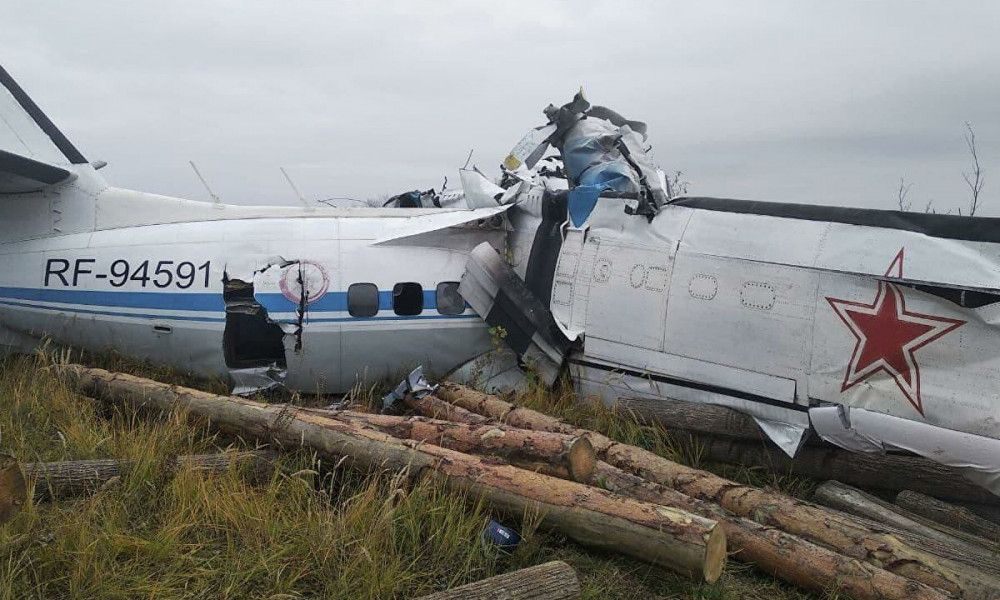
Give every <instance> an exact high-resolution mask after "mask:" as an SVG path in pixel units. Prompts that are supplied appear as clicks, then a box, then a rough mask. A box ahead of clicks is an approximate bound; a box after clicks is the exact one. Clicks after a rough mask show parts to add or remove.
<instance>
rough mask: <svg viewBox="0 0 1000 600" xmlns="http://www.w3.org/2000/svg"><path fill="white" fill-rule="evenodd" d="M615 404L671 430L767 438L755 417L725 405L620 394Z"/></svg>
mask: <svg viewBox="0 0 1000 600" xmlns="http://www.w3.org/2000/svg"><path fill="white" fill-rule="evenodd" d="M616 405H617V406H618V407H619V408H620V409H624V410H627V411H631V412H634V413H635V414H636V415H638V416H639V417H641V418H643V419H645V420H648V421H654V422H657V423H659V424H661V425H663V426H664V427H665V428H666V429H668V430H670V431H675V430H682V431H687V432H690V433H697V434H702V435H715V436H722V437H731V438H737V439H741V440H751V441H762V440H767V439H768V438H767V434H765V433H764V431H763V430H762V429H761V428H760V426H759V425H757V422H756V421H754V420H753V417H751V416H749V415H746V414H743V413H741V412H739V411H737V410H733V409H731V408H727V407H725V406H718V405H715V404H702V403H698V402H682V401H680V400H664V399H655V400H654V399H651V398H618V400H617V402H616Z"/></svg>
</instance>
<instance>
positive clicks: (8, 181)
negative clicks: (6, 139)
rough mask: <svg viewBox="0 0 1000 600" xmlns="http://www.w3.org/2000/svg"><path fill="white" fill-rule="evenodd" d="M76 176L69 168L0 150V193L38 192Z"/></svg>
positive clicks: (67, 181)
mask: <svg viewBox="0 0 1000 600" xmlns="http://www.w3.org/2000/svg"><path fill="white" fill-rule="evenodd" d="M75 178H76V174H75V173H73V172H72V171H70V170H68V169H64V168H62V167H57V166H55V165H50V164H48V163H43V162H39V161H37V160H34V159H31V158H27V157H24V156H21V155H19V154H14V153H12V152H7V151H5V150H0V194H24V193H29V192H38V191H41V190H44V189H46V188H49V187H52V186H56V185H62V184H65V183H69V182H70V181H72V180H73V179H75Z"/></svg>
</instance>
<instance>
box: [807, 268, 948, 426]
mask: <svg viewBox="0 0 1000 600" xmlns="http://www.w3.org/2000/svg"><path fill="white" fill-rule="evenodd" d="M893 271H895V273H893ZM885 274H886V275H887V276H890V275H891V276H893V277H898V278H902V277H903V250H902V249H900V251H899V253H898V254H896V257H895V258H894V259H893V261H892V264H890V265H889V269H888V270H887V271H886V273H885ZM826 301H827V302H829V303H830V306H831V307H833V310H834V312H836V313H837V316H838V317H840V320H841V321H843V322H844V325H847V328H848V329H849V330H850V331H851V333H852V334H853V335H854V338H855V340H856V342H855V344H854V352H853V354H851V362H850V363H849V365H848V367H847V373H845V374H844V383H843V385H842V386H841V388H840V391H841V392H846V391H847V390H849V389H851V388H852V387H854V386H855V385H857V384H859V383H861V382H862V381H864V380H866V379H868V378H869V377H872V376H874V375H875V374H876V373H878V372H880V371H881V372H884V373H885V374H887V375H889V376H890V377H892V378H893V380H894V381H895V382H896V385H897V386H898V387H899V390H900V391H901V392H903V395H904V396H906V399H907V400H909V401H910V404H912V405H913V408H915V409H916V410H917V412H919V413H920V415H921V416H923V414H924V406H923V402H922V401H921V399H920V365H919V364H917V357H916V354H915V353H916V351H917V350H919V349H920V348H923V347H924V346H926V345H927V344H930V343H931V342H933V341H934V340H937V339H939V338H941V337H942V336H944V335H946V334H948V333H950V332H952V331H954V330H955V329H957V328H958V327H960V326H961V325H963V324H965V321H962V320H959V319H950V318H947V317H938V316H934V315H926V314H923V313H917V312H912V311H909V310H907V309H906V297H905V296H904V295H903V288H901V287H900V286H898V285H895V284H893V283H889V282H887V281H879V282H878V293H877V294H876V295H875V301H874V302H872V303H871V304H864V303H861V302H852V301H850V300H839V299H836V298H829V297H828V298H827V299H826Z"/></svg>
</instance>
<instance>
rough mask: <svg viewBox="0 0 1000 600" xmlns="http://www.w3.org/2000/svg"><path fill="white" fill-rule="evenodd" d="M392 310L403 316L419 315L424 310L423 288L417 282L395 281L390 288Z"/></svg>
mask: <svg viewBox="0 0 1000 600" xmlns="http://www.w3.org/2000/svg"><path fill="white" fill-rule="evenodd" d="M392 310H394V311H396V314H397V315H400V316H404V317H410V316H413V315H419V314H420V313H421V312H423V310H424V288H422V287H420V284H419V283H413V282H407V283H397V284H396V285H395V286H393V288H392Z"/></svg>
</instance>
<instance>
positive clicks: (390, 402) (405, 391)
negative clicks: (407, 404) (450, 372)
mask: <svg viewBox="0 0 1000 600" xmlns="http://www.w3.org/2000/svg"><path fill="white" fill-rule="evenodd" d="M435 389H437V386H435V385H431V384H430V383H428V382H427V378H426V377H424V368H423V367H422V366H418V367H417V368H415V369H413V370H412V371H410V373H409V375H407V376H406V379H404V380H403V381H400V382H399V385H397V386H396V388H395V389H394V390H392V391H391V392H389V393H388V394H386V395H385V396H384V397H383V398H382V412H383V413H388V412H392V411H393V409H394V408H395V406H396V404H397V403H399V402H402V400H403V398H405V397H406V396H408V395H409V396H412V397H414V398H423V397H424V396H426V395H427V394H430V393H432V392H433V391H434V390H435Z"/></svg>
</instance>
